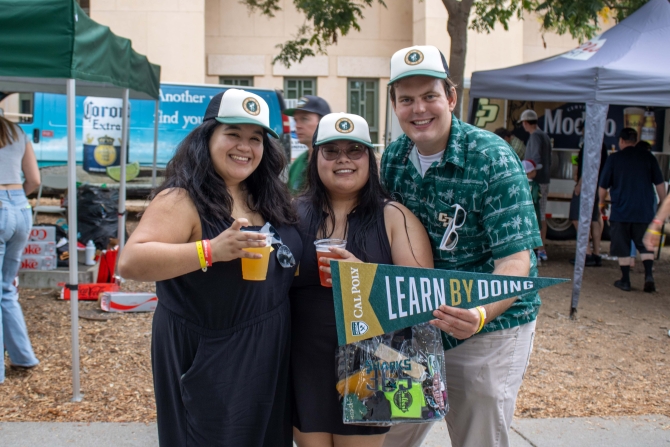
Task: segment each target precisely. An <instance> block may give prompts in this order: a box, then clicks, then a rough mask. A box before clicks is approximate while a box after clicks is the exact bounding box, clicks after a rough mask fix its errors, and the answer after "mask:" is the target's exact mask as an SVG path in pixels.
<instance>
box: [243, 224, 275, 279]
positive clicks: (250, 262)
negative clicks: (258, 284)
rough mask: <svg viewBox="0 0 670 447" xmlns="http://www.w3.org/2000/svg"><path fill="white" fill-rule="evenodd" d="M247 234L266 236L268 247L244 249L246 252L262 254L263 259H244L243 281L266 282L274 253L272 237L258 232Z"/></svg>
mask: <svg viewBox="0 0 670 447" xmlns="http://www.w3.org/2000/svg"><path fill="white" fill-rule="evenodd" d="M246 233H253V234H264V235H265V238H266V239H265V240H266V242H267V245H266V246H265V247H249V248H245V249H244V251H248V252H250V253H260V254H261V255H263V257H262V258H261V259H250V258H242V279H244V280H246V281H265V278H266V277H267V275H268V263H269V261H270V253H271V252H272V245H271V244H270V239H271V237H272V235H271V234H269V233H260V232H258V231H246Z"/></svg>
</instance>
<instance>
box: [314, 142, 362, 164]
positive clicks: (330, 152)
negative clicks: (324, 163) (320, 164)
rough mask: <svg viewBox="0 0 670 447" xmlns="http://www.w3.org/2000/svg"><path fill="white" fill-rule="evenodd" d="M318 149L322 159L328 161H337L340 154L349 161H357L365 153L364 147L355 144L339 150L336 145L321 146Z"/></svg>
mask: <svg viewBox="0 0 670 447" xmlns="http://www.w3.org/2000/svg"><path fill="white" fill-rule="evenodd" d="M320 149H321V154H323V158H324V159H325V160H328V161H333V160H337V159H338V158H340V153H342V152H344V155H346V156H347V158H348V159H349V160H358V159H360V158H361V157H362V156H363V155H365V154H366V152H367V147H366V146H364V145H362V144H357V143H353V144H348V145H347V147H346V148H345V149H342V148H340V146H338V145H337V144H322V145H321V146H320Z"/></svg>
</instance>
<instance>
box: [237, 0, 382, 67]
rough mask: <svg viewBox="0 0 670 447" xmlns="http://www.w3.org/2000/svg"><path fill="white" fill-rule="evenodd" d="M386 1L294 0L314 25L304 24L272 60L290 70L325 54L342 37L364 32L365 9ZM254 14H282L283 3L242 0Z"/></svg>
mask: <svg viewBox="0 0 670 447" xmlns="http://www.w3.org/2000/svg"><path fill="white" fill-rule="evenodd" d="M375 2H378V3H379V4H381V5H382V6H384V7H386V4H385V3H384V0H356V1H351V0H293V3H294V5H295V7H296V9H297V10H298V11H300V12H302V13H303V14H305V16H306V18H307V21H308V22H310V25H309V26H308V25H303V26H302V27H301V28H300V29H299V30H298V34H297V35H296V36H295V38H294V39H293V40H289V41H287V42H284V43H283V44H279V45H277V48H279V54H278V55H277V56H276V57H275V58H274V60H273V61H272V62H273V63H275V62H280V63H282V64H284V65H286V66H287V67H290V66H291V63H296V62H297V63H300V62H302V60H303V59H304V58H305V57H307V56H314V55H315V54H317V53H318V54H325V53H326V48H327V47H328V46H329V45H332V44H334V43H337V39H338V36H346V35H347V33H349V31H350V30H351V29H352V28H353V29H355V30H356V31H360V29H361V27H360V25H359V24H358V21H359V19H362V18H363V10H364V9H365V8H367V7H369V6H372V4H373V3H375ZM241 3H242V4H245V5H247V7H248V8H249V10H250V11H252V12H255V11H259V12H260V13H261V14H264V15H267V16H269V17H273V16H274V13H275V12H276V11H279V10H280V9H281V8H280V7H279V0H241Z"/></svg>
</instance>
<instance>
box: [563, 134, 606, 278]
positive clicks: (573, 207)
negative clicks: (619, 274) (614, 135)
mask: <svg viewBox="0 0 670 447" xmlns="http://www.w3.org/2000/svg"><path fill="white" fill-rule="evenodd" d="M577 129H578V130H579V131H582V132H583V131H584V123H583V122H582V123H580V124H579V125H578V126H577ZM583 162H584V140H583V138H582V141H581V142H580V143H579V154H577V165H575V166H573V167H572V177H573V179H574V180H575V189H574V191H573V192H572V199H571V200H570V220H571V221H572V224H573V225H574V227H575V229H576V230H579V203H580V197H581V195H580V194H581V191H582V167H583ZM606 162H607V146H605V143H603V145H602V148H601V151H600V168H599V169H598V178H600V174H601V173H602V172H603V168H604V167H605V163H606ZM604 225H605V224H604V222H603V216H602V214H601V213H600V209H599V207H598V191H597V190H596V197H595V199H594V200H593V212H592V213H591V228H590V231H589V240H590V241H592V244H593V245H589V246H588V247H587V248H586V261H585V263H584V265H586V267H600V266H601V265H602V258H601V256H600V241H601V240H602V234H603V227H604ZM570 263H572V264H574V263H575V260H574V259H571V260H570Z"/></svg>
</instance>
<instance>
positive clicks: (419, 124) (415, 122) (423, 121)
mask: <svg viewBox="0 0 670 447" xmlns="http://www.w3.org/2000/svg"><path fill="white" fill-rule="evenodd" d="M428 123H430V120H421V121H414V124H416V125H417V126H422V125H424V124H428Z"/></svg>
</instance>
